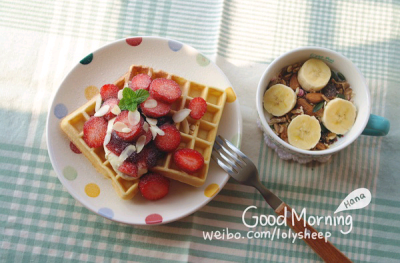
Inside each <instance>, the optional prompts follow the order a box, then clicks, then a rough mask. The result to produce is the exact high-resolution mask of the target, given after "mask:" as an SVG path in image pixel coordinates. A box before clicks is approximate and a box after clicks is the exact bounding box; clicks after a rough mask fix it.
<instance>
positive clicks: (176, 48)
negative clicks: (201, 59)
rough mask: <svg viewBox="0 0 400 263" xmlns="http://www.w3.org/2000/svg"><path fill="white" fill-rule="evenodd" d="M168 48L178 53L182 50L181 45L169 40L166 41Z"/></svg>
mask: <svg viewBox="0 0 400 263" xmlns="http://www.w3.org/2000/svg"><path fill="white" fill-rule="evenodd" d="M168 46H169V48H170V49H171V50H172V51H175V52H176V51H179V50H180V49H181V48H182V46H183V45H182V43H179V42H176V41H173V40H169V41H168Z"/></svg>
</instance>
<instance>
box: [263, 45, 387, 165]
mask: <svg viewBox="0 0 400 263" xmlns="http://www.w3.org/2000/svg"><path fill="white" fill-rule="evenodd" d="M310 58H317V59H321V60H323V61H324V62H325V63H326V64H327V65H328V66H329V67H330V68H331V69H332V70H333V71H335V72H341V73H342V74H343V75H344V76H345V77H346V80H347V82H348V83H349V84H350V88H351V89H353V92H354V94H355V95H354V97H353V101H354V104H355V106H356V108H357V117H356V120H355V123H354V125H353V127H352V128H351V129H350V131H348V132H347V133H346V134H345V135H344V136H343V137H341V138H339V139H338V141H337V142H335V143H333V144H332V145H330V146H329V148H328V149H325V150H318V151H311V150H302V149H299V148H296V147H294V146H292V145H290V144H289V143H287V142H285V141H284V140H282V139H281V138H280V137H279V136H277V135H276V134H275V133H274V132H273V130H272V129H271V127H270V126H269V125H268V121H269V120H270V118H272V117H273V116H272V115H271V114H269V113H268V112H267V111H266V110H265V109H264V107H263V97H264V93H265V91H266V88H267V86H268V83H269V82H270V80H271V79H272V78H274V77H276V76H278V74H279V73H280V71H281V70H282V68H284V67H285V66H288V65H292V64H294V63H297V62H304V61H306V60H308V59H310ZM256 106H257V112H258V115H259V118H260V123H261V126H262V129H263V130H264V133H265V134H266V135H267V136H268V138H269V139H270V140H271V141H272V142H273V143H274V144H275V145H276V146H277V147H279V148H281V149H283V150H284V151H286V152H289V153H291V154H293V155H294V156H297V157H300V158H312V159H316V160H318V159H319V158H323V157H324V156H325V157H326V156H329V155H332V154H333V153H336V152H338V151H340V150H342V149H344V148H346V147H347V146H348V145H350V144H351V143H352V142H354V140H356V139H357V137H358V136H360V135H361V134H363V135H372V136H384V135H386V134H387V133H388V132H389V129H390V123H389V121H388V120H387V119H385V118H383V117H380V116H376V115H373V114H370V111H371V99H370V92H369V89H368V86H367V84H366V81H365V79H364V77H363V75H362V74H361V72H360V70H359V69H358V68H357V67H356V66H355V65H354V64H353V63H352V62H351V61H350V60H349V59H347V58H346V57H344V56H343V55H341V54H339V53H337V52H335V51H332V50H329V49H326V48H318V47H302V48H297V49H294V50H292V51H290V52H287V53H285V54H283V55H281V56H279V57H278V58H276V59H275V60H274V61H273V62H272V63H271V64H270V65H269V66H268V68H267V69H266V70H265V72H264V73H263V75H262V77H261V79H260V81H259V83H258V87H257V94H256Z"/></svg>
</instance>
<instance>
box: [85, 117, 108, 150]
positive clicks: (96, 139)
mask: <svg viewBox="0 0 400 263" xmlns="http://www.w3.org/2000/svg"><path fill="white" fill-rule="evenodd" d="M106 133H107V121H106V120H105V119H104V118H103V117H94V116H93V117H90V119H89V120H87V121H86V122H85V124H84V125H83V140H84V141H85V142H86V144H87V145H88V146H89V147H91V148H97V147H100V146H102V145H103V142H104V137H106Z"/></svg>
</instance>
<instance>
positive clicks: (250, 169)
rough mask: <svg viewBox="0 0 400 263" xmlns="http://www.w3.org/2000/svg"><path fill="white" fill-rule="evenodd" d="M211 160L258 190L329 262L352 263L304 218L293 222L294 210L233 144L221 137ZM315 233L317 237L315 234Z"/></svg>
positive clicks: (238, 179)
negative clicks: (273, 190) (262, 180)
mask: <svg viewBox="0 0 400 263" xmlns="http://www.w3.org/2000/svg"><path fill="white" fill-rule="evenodd" d="M211 158H212V159H213V160H214V161H215V162H217V164H218V165H219V166H220V167H221V168H222V169H224V170H225V172H227V173H228V174H229V175H230V176H231V177H232V178H233V179H235V180H236V181H238V182H239V183H241V184H244V185H248V186H252V187H254V188H256V189H257V190H258V191H259V192H260V193H261V195H262V196H263V197H264V199H265V201H267V203H268V205H269V206H270V207H271V208H272V209H274V211H275V213H277V214H278V215H279V216H281V217H282V218H284V219H285V220H286V224H287V225H288V226H290V227H291V228H292V229H293V230H294V231H295V232H297V233H298V234H299V235H303V240H304V241H305V242H306V243H307V245H309V246H310V247H311V248H312V249H313V250H314V251H315V252H316V253H317V254H318V255H319V256H320V257H321V258H322V259H323V260H324V261H326V262H351V260H350V259H349V258H347V257H346V256H345V255H344V254H343V253H342V252H341V251H340V250H338V249H337V248H336V247H335V246H334V245H333V244H332V243H331V242H329V241H327V240H326V239H325V238H324V236H323V235H322V233H319V232H318V231H317V230H315V229H314V228H313V227H311V226H310V225H308V224H307V222H305V221H304V220H303V219H302V218H301V217H300V218H297V217H296V216H294V217H293V218H292V208H290V206H288V205H287V204H286V203H285V202H283V201H282V200H281V199H280V198H279V197H278V196H276V195H275V194H274V193H273V192H271V191H270V190H268V189H267V188H266V187H265V186H263V185H262V183H261V182H260V179H259V178H258V170H257V167H256V166H255V165H254V163H253V162H252V161H251V160H250V159H249V158H248V157H247V156H246V155H245V154H244V153H242V152H241V151H240V150H239V149H238V148H236V147H235V146H234V145H233V144H232V143H231V142H229V141H228V140H226V139H224V138H223V137H222V136H220V135H218V136H217V137H216V139H215V143H214V147H213V151H212V155H211ZM314 233H315V234H314Z"/></svg>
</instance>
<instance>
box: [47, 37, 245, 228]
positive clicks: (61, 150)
mask: <svg viewBox="0 0 400 263" xmlns="http://www.w3.org/2000/svg"><path fill="white" fill-rule="evenodd" d="M132 64H137V65H146V66H150V67H153V68H154V69H159V70H164V71H167V72H169V73H171V74H175V75H179V76H181V77H183V78H186V79H188V80H191V81H194V82H198V83H202V84H205V85H208V86H212V87H215V88H218V89H221V90H225V91H226V92H227V103H226V104H225V109H224V111H223V114H222V118H221V122H220V126H219V129H218V132H217V133H218V134H220V135H222V136H224V137H225V138H227V139H229V140H230V141H231V142H233V143H234V144H235V145H237V146H240V141H241V134H242V117H241V113H240V107H239V102H238V101H237V99H236V95H235V92H234V90H233V88H232V85H231V83H230V82H229V80H228V78H227V77H226V76H225V74H224V73H223V72H222V71H221V69H219V68H218V66H217V65H216V64H214V63H213V62H212V61H210V60H209V59H208V58H207V57H205V56H204V55H202V54H201V53H200V52H198V51H197V50H196V49H194V48H193V47H190V46H189V45H186V44H183V43H181V42H178V41H175V40H171V39H166V38H160V37H131V38H126V39H121V40H117V41H115V42H112V43H110V44H107V45H106V46H104V47H102V48H100V49H98V50H96V51H95V52H93V53H90V54H89V55H87V56H85V57H84V58H82V59H81V60H80V61H79V63H77V65H76V66H75V67H74V68H73V69H72V70H71V72H70V73H69V74H68V75H67V76H66V77H65V79H64V80H63V82H62V83H61V85H60V87H59V88H58V90H57V92H56V93H55V95H54V98H53V101H52V103H51V105H50V108H49V113H48V116H47V127H46V133H47V134H46V135H47V145H48V150H49V155H50V160H51V162H52V164H53V167H54V170H55V171H56V173H57V176H58V178H59V179H60V181H61V183H62V184H63V185H64V186H65V188H66V189H67V190H68V192H69V193H70V194H71V195H72V196H73V197H74V198H75V199H76V200H78V201H79V202H80V203H82V204H83V205H84V206H85V207H87V208H88V209H90V210H91V211H93V212H94V213H97V214H98V215H100V216H103V217H106V218H108V219H111V220H114V221H117V222H122V223H127V224H133V225H146V224H164V223H168V222H172V221H175V220H178V219H180V218H183V217H185V216H188V215H190V214H192V213H194V212H195V211H196V210H198V209H200V208H201V207H202V206H204V205H205V204H207V203H208V202H209V201H210V200H211V199H212V198H213V197H214V196H215V195H216V194H217V193H218V192H219V191H220V190H221V188H223V187H224V185H225V183H226V182H227V181H228V178H229V176H228V175H227V174H226V173H225V172H224V171H223V170H222V169H220V168H219V167H218V166H217V165H216V164H215V163H214V162H211V165H210V168H209V172H208V176H207V180H206V182H205V184H204V185H203V186H201V187H198V188H197V187H193V186H190V185H186V184H183V183H180V182H177V181H171V186H170V192H169V194H168V195H167V196H166V197H165V198H163V199H161V200H158V201H148V200H146V199H144V198H143V197H142V196H141V195H140V193H138V194H137V195H136V196H135V197H134V198H133V199H132V200H129V201H126V200H122V199H120V198H119V197H118V195H117V193H116V192H115V190H114V189H113V187H112V185H111V181H110V180H109V179H107V178H105V177H104V176H103V175H101V174H99V173H98V172H97V171H96V170H95V168H94V167H92V165H91V164H90V162H89V161H88V160H87V159H86V158H85V157H84V156H83V155H82V154H80V153H79V150H78V149H76V148H75V147H74V145H73V144H70V142H69V140H68V138H67V137H66V136H65V135H64V133H63V132H62V131H61V129H60V120H61V119H62V118H63V117H65V116H66V115H67V114H68V113H69V112H71V111H73V110H75V109H76V108H78V107H79V106H81V105H83V104H84V103H85V102H86V101H87V100H89V99H91V98H92V97H93V96H94V95H96V94H98V92H99V89H100V87H101V86H102V85H104V84H107V83H112V82H114V81H115V80H116V79H118V78H119V77H120V76H121V75H123V74H124V73H125V72H127V71H128V70H129V66H130V65H132Z"/></svg>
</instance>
